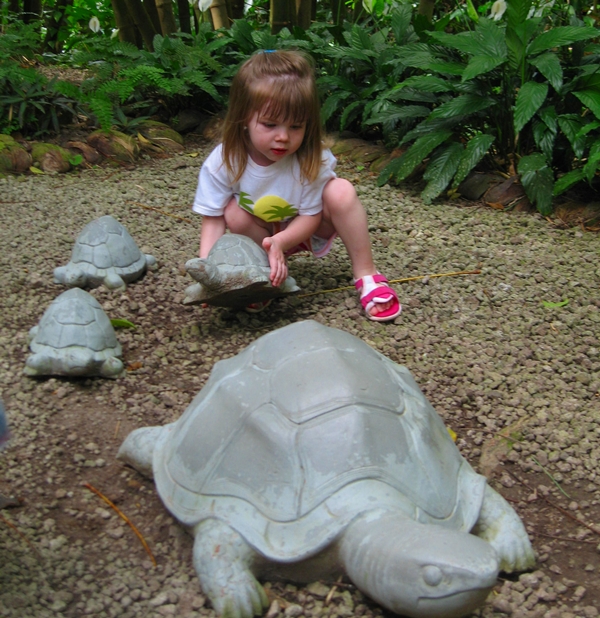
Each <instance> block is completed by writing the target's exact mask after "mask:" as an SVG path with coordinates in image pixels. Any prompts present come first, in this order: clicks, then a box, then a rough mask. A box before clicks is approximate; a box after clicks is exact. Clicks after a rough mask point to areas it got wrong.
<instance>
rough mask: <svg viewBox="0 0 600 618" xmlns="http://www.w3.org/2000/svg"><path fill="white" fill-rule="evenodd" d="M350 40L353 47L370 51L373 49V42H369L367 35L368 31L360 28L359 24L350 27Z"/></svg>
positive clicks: (369, 38)
mask: <svg viewBox="0 0 600 618" xmlns="http://www.w3.org/2000/svg"><path fill="white" fill-rule="evenodd" d="M351 41H352V47H353V48H354V49H359V50H362V51H367V50H368V51H372V50H373V44H372V42H371V37H370V36H369V33H368V32H367V31H366V30H365V29H364V28H361V27H360V26H356V25H355V26H354V27H353V28H352V37H351Z"/></svg>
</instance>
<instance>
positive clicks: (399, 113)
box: [365, 105, 430, 124]
mask: <svg viewBox="0 0 600 618" xmlns="http://www.w3.org/2000/svg"><path fill="white" fill-rule="evenodd" d="M429 111H430V110H429V108H427V107H423V106H422V105H403V106H402V107H399V106H398V105H393V106H391V107H389V108H388V109H386V110H382V111H380V112H377V113H376V114H373V116H372V117H371V118H369V120H367V121H365V124H380V123H384V122H398V121H399V120H407V119H409V118H424V117H425V116H428V115H429Z"/></svg>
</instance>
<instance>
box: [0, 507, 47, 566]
mask: <svg viewBox="0 0 600 618" xmlns="http://www.w3.org/2000/svg"><path fill="white" fill-rule="evenodd" d="M0 519H1V520H2V521H3V522H4V523H5V524H6V525H7V526H8V527H9V528H12V529H13V530H14V531H15V532H16V533H17V534H18V535H19V536H20V537H21V538H22V539H23V540H24V541H25V543H27V545H29V547H31V549H33V551H34V552H35V553H36V554H37V555H38V556H39V557H40V558H41V557H42V554H41V553H40V551H39V549H38V548H37V547H36V546H35V545H34V544H33V543H32V542H31V541H30V540H29V539H28V538H27V537H26V536H25V535H24V534H23V533H22V532H21V531H20V530H19V529H18V528H17V527H16V526H15V524H13V523H12V521H9V520H8V519H6V517H4V515H0Z"/></svg>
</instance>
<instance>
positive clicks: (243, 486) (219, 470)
mask: <svg viewBox="0 0 600 618" xmlns="http://www.w3.org/2000/svg"><path fill="white" fill-rule="evenodd" d="M117 457H118V458H119V459H121V460H122V461H124V462H126V463H128V464H130V465H132V466H133V467H135V468H137V469H138V470H139V471H140V472H142V473H143V474H146V475H148V476H153V477H154V480H155V483H156V488H157V490H158V494H159V496H160V497H161V499H162V501H163V503H164V504H165V506H166V508H167V509H168V510H169V511H170V512H171V514H172V515H173V516H174V517H176V518H177V519H178V520H179V521H180V522H181V523H182V524H184V525H185V526H187V527H188V529H189V530H190V531H191V533H192V534H193V536H194V549H193V562H194V566H195V568H196V572H197V573H198V577H199V579H200V583H201V586H202V589H203V591H204V592H205V594H206V595H207V596H208V597H209V599H210V600H211V602H212V604H213V607H214V608H215V609H216V610H217V612H219V613H220V614H221V615H223V616H236V617H238V618H251V617H252V616H253V615H257V614H261V613H262V611H263V608H265V607H266V606H267V597H266V594H265V592H264V590H263V588H262V586H261V585H260V583H259V582H258V579H257V578H258V577H263V576H264V577H269V576H271V575H276V576H277V577H278V578H281V577H284V578H289V579H295V580H298V581H313V580H316V579H320V578H331V577H335V576H337V575H338V574H340V573H345V574H346V575H347V576H348V577H349V578H350V580H351V581H352V582H353V583H354V584H355V585H356V586H357V587H358V588H359V589H360V590H361V591H362V592H363V593H364V594H366V595H368V596H369V597H371V598H372V599H374V600H375V601H377V602H378V603H380V604H381V605H383V606H384V607H385V608H387V609H388V610H390V611H392V612H396V613H398V614H402V615H404V616H411V617H413V618H455V617H458V616H464V615H466V614H469V613H471V612H472V611H473V610H474V609H475V608H477V607H478V606H479V605H481V604H482V603H483V602H484V601H485V599H486V597H487V595H488V593H489V592H490V591H491V590H492V588H493V586H494V585H495V583H496V579H497V575H498V572H499V571H500V570H504V571H507V572H510V571H521V570H525V569H528V568H530V567H532V566H533V564H534V553H533V550H532V547H531V544H530V542H529V538H528V536H527V532H526V530H525V528H524V526H523V523H522V522H521V520H520V519H519V517H518V515H517V513H516V512H515V511H514V510H513V508H512V507H511V506H510V505H509V504H508V502H507V501H506V500H505V499H504V498H503V497H502V496H501V495H500V494H498V493H497V492H496V491H494V490H493V489H492V488H491V487H490V486H489V485H488V484H487V483H486V479H485V478H484V477H483V476H480V475H479V474H477V473H476V472H475V471H474V470H473V468H472V467H471V466H470V465H469V464H468V462H467V461H466V460H465V459H464V458H463V457H462V456H461V455H460V453H459V451H458V449H457V447H456V445H455V444H454V442H453V441H452V438H451V437H450V434H449V433H448V431H447V429H446V427H445V426H444V423H443V422H442V420H441V418H440V417H439V416H438V414H437V413H436V412H435V410H434V409H433V407H432V406H431V404H430V403H429V402H428V401H427V399H426V398H425V396H424V395H423V393H422V392H421V390H420V389H419V387H418V386H417V384H416V382H415V380H414V379H413V377H412V376H411V374H410V372H409V371H408V369H407V368H406V367H403V366H400V365H397V364H396V363H394V362H392V361H391V360H389V359H388V358H386V357H385V356H383V355H382V354H380V353H379V352H377V351H375V350H373V349H372V348H371V347H370V346H368V345H367V344H366V343H364V342H363V341H361V340H360V339H358V338H357V337H354V336H353V335H350V334H348V333H346V332H343V331H341V330H337V329H334V328H329V327H326V326H322V325H321V324H319V323H317V322H315V321H304V322H298V323H294V324H291V325H289V326H286V327H284V328H281V329H279V330H276V331H274V332H271V333H269V334H267V335H264V336H262V337H260V338H259V339H257V340H256V341H255V342H254V343H252V344H251V345H250V346H248V347H247V348H246V349H245V350H243V351H242V352H241V353H239V354H238V355H237V356H235V357H232V358H229V359H227V360H222V361H219V362H218V363H216V364H215V366H214V368H213V370H212V373H211V375H210V378H209V380H208V382H207V383H206V385H205V386H204V388H203V389H202V390H201V391H200V392H199V394H198V395H197V396H196V397H195V398H194V400H193V401H192V402H191V404H190V405H189V406H188V408H187V410H186V411H185V412H184V413H183V415H182V416H181V417H180V418H179V419H178V420H177V421H176V422H174V423H171V424H168V425H165V426H163V427H146V428H141V429H136V430H134V431H133V432H131V433H130V434H129V436H128V437H127V438H126V439H125V441H124V442H123V444H122V445H121V448H120V450H119V453H118V455H117Z"/></svg>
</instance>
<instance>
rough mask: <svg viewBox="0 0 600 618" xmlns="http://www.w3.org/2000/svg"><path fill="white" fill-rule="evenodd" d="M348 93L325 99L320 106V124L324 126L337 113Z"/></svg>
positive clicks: (333, 95)
mask: <svg viewBox="0 0 600 618" xmlns="http://www.w3.org/2000/svg"><path fill="white" fill-rule="evenodd" d="M349 94H350V93H348V92H345V93H344V92H342V93H338V92H336V93H334V94H332V95H331V96H329V97H327V98H326V99H325V102H324V103H323V105H322V106H321V122H323V124H325V123H326V122H327V121H328V120H329V119H330V118H331V116H333V114H334V113H335V112H336V111H338V110H339V109H340V108H341V107H342V105H343V103H342V102H343V100H344V99H346V98H347V97H348V95H349Z"/></svg>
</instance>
